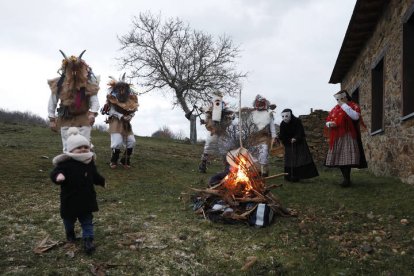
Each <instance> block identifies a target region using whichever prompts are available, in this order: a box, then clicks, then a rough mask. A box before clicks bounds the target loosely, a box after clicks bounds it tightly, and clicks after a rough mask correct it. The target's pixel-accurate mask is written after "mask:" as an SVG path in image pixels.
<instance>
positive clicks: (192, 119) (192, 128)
mask: <svg viewBox="0 0 414 276" xmlns="http://www.w3.org/2000/svg"><path fill="white" fill-rule="evenodd" d="M196 122H197V116H195V115H191V116H190V142H191V144H196V143H197V124H196Z"/></svg>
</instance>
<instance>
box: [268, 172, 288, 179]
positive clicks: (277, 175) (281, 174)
mask: <svg viewBox="0 0 414 276" xmlns="http://www.w3.org/2000/svg"><path fill="white" fill-rule="evenodd" d="M284 175H288V173H279V174H275V175H271V176H268V177H263V179H272V178H277V177H281V176H284Z"/></svg>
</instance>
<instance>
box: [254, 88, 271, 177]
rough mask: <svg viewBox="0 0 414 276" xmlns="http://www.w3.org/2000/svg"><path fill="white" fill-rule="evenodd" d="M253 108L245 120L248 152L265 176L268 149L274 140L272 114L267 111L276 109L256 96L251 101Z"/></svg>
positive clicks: (267, 171)
mask: <svg viewBox="0 0 414 276" xmlns="http://www.w3.org/2000/svg"><path fill="white" fill-rule="evenodd" d="M272 106H274V107H272ZM253 108H254V109H253V110H252V111H251V112H250V114H249V116H248V118H247V124H248V126H249V129H250V130H251V132H250V136H249V138H248V145H249V151H250V152H251V154H252V156H253V157H254V159H255V162H257V165H259V166H260V171H261V173H262V175H263V176H266V175H268V173H269V168H268V164H269V147H270V145H271V143H272V141H273V139H274V138H276V129H275V123H274V119H273V112H272V111H270V110H269V109H274V108H276V105H271V104H270V102H269V101H268V100H266V99H265V98H263V97H262V96H260V95H257V96H256V98H255V100H254V101H253Z"/></svg>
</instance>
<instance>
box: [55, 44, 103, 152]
mask: <svg viewBox="0 0 414 276" xmlns="http://www.w3.org/2000/svg"><path fill="white" fill-rule="evenodd" d="M59 51H60V52H61V53H62V55H63V57H64V59H63V61H62V66H61V68H60V69H59V70H58V74H59V75H60V77H57V78H54V79H50V80H48V84H49V87H50V90H51V91H52V93H51V95H50V98H49V103H48V116H49V121H50V122H49V126H50V128H51V130H52V131H55V132H57V130H58V128H60V134H61V138H62V145H63V151H64V152H65V151H66V140H67V138H68V133H67V132H68V129H69V128H70V127H77V128H78V129H79V132H80V134H81V135H83V136H84V137H86V138H87V139H88V140H89V141H90V138H91V129H92V126H93V124H94V123H95V117H96V116H97V115H98V111H99V101H98V96H97V94H98V91H99V77H96V76H95V75H94V73H93V72H92V69H91V68H90V67H89V66H88V64H86V62H85V61H84V60H83V59H82V55H83V54H84V53H85V51H86V50H84V51H83V52H82V53H81V54H80V55H79V56H78V57H76V56H70V57H67V56H66V55H65V53H64V52H62V51H61V50H59ZM58 102H59V107H58V108H57V109H56V107H57V104H58Z"/></svg>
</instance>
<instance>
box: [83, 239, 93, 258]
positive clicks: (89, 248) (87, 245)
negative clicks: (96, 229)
mask: <svg viewBox="0 0 414 276" xmlns="http://www.w3.org/2000/svg"><path fill="white" fill-rule="evenodd" d="M83 249H84V250H85V253H86V254H88V255H90V254H92V253H93V251H95V245H94V244H93V238H92V237H88V238H84V239H83Z"/></svg>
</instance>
